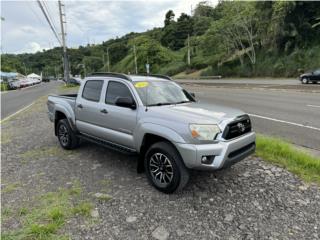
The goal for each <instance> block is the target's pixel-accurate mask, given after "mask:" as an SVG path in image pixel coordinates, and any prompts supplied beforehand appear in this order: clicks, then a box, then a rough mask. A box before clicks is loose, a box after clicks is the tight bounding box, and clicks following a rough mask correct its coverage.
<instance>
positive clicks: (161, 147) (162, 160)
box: [144, 142, 189, 193]
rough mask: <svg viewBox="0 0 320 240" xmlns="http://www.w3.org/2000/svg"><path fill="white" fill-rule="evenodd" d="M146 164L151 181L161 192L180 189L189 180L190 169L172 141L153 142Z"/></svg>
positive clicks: (171, 191) (146, 157)
mask: <svg viewBox="0 0 320 240" xmlns="http://www.w3.org/2000/svg"><path fill="white" fill-rule="evenodd" d="M144 166H145V170H146V174H147V177H148V180H149V182H150V183H151V184H152V185H153V186H154V187H155V188H157V189H158V190H159V191H161V192H164V193H173V192H174V191H179V190H181V189H183V188H184V187H185V185H186V184H187V183H188V181H189V171H188V169H187V168H186V167H185V165H184V163H183V160H182V158H181V156H180V154H179V152H178V151H177V150H176V149H175V148H174V147H173V146H172V145H171V144H170V143H167V142H158V143H155V144H153V145H152V146H151V147H150V148H149V150H148V151H147V153H146V155H145V159H144Z"/></svg>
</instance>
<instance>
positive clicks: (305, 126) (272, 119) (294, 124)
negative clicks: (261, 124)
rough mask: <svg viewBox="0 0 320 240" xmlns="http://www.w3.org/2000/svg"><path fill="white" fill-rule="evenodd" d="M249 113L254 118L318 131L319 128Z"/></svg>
mask: <svg viewBox="0 0 320 240" xmlns="http://www.w3.org/2000/svg"><path fill="white" fill-rule="evenodd" d="M249 115H250V116H252V117H256V118H263V119H266V120H270V121H274V122H280V123H286V124H289V125H293V126H298V127H304V128H309V129H313V130H317V131H320V128H317V127H313V126H309V125H303V124H300V123H295V122H288V121H284V120H280V119H276V118H270V117H265V116H260V115H256V114H252V113H249Z"/></svg>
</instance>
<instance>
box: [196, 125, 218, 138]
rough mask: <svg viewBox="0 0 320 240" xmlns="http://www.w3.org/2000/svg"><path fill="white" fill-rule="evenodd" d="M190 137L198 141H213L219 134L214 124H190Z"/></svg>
mask: <svg viewBox="0 0 320 240" xmlns="http://www.w3.org/2000/svg"><path fill="white" fill-rule="evenodd" d="M190 131H191V136H192V137H193V138H197V139H199V140H207V141H208V140H214V139H215V137H216V135H217V134H218V133H220V128H219V127H218V125H215V124H210V125H208V124H190Z"/></svg>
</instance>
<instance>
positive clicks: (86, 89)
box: [75, 80, 104, 136]
mask: <svg viewBox="0 0 320 240" xmlns="http://www.w3.org/2000/svg"><path fill="white" fill-rule="evenodd" d="M103 85H104V80H87V81H86V83H85V85H84V86H83V90H82V93H81V96H78V98H77V101H76V106H75V114H76V125H77V128H78V130H79V131H80V133H83V134H87V135H91V136H95V135H97V132H98V131H97V128H96V126H97V125H99V124H100V122H99V117H100V115H101V112H100V109H101V106H100V105H101V93H102V88H103Z"/></svg>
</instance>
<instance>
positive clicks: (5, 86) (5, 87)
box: [0, 82, 8, 92]
mask: <svg viewBox="0 0 320 240" xmlns="http://www.w3.org/2000/svg"><path fill="white" fill-rule="evenodd" d="M7 90H8V84H7V83H5V82H2V83H0V91H1V92H4V91H7Z"/></svg>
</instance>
